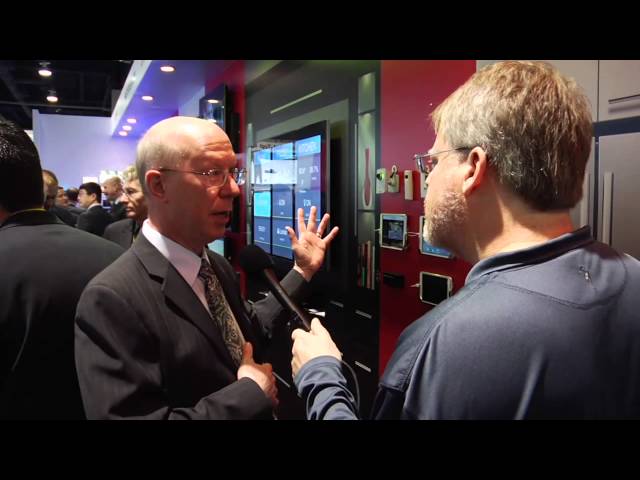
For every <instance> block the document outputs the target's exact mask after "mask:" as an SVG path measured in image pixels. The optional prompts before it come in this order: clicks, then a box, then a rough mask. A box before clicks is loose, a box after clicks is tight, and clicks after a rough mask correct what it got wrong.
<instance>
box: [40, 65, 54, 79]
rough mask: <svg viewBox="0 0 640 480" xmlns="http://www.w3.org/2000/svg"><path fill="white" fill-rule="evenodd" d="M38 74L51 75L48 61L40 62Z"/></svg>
mask: <svg viewBox="0 0 640 480" xmlns="http://www.w3.org/2000/svg"><path fill="white" fill-rule="evenodd" d="M38 74H39V75H40V76H41V77H50V76H51V75H53V73H52V72H51V70H49V62H40V70H38Z"/></svg>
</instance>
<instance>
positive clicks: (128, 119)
mask: <svg viewBox="0 0 640 480" xmlns="http://www.w3.org/2000/svg"><path fill="white" fill-rule="evenodd" d="M136 122H137V120H136V119H135V118H127V123H136Z"/></svg>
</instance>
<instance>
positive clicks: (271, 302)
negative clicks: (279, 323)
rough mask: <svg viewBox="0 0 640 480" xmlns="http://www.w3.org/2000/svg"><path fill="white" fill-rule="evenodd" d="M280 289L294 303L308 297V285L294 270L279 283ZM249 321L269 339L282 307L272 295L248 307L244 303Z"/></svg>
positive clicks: (247, 304)
mask: <svg viewBox="0 0 640 480" xmlns="http://www.w3.org/2000/svg"><path fill="white" fill-rule="evenodd" d="M280 284H281V285H282V288H284V290H285V291H286V292H287V293H288V294H289V296H290V297H291V298H292V299H293V300H294V301H296V302H301V301H303V300H304V299H305V298H307V296H308V295H309V291H310V288H309V283H308V282H307V281H306V280H305V279H304V277H303V276H302V275H300V274H299V273H298V272H296V271H295V270H291V271H290V272H289V273H288V274H287V275H286V276H285V277H284V278H283V279H282V281H281V282H280ZM245 304H246V307H247V309H248V311H249V315H250V318H251V320H252V321H253V322H254V323H257V324H258V325H260V328H261V330H262V333H263V334H264V335H265V336H267V337H269V338H270V337H271V334H272V332H273V330H274V328H275V320H276V319H277V318H278V316H279V315H280V314H281V313H282V309H283V308H282V305H280V302H278V300H277V299H276V298H275V296H274V295H273V294H272V293H269V295H267V296H266V297H265V298H264V299H262V300H260V301H258V302H255V303H254V304H253V305H250V304H249V303H248V302H245Z"/></svg>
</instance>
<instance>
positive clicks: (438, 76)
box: [379, 60, 476, 373]
mask: <svg viewBox="0 0 640 480" xmlns="http://www.w3.org/2000/svg"><path fill="white" fill-rule="evenodd" d="M475 70H476V62H475V61H474V60H428V61H427V60H419V61H413V60H411V61H407V60H392V61H382V65H381V87H380V96H381V128H380V142H381V157H380V158H381V162H380V163H381V167H384V168H386V169H387V171H390V170H391V166H392V165H397V167H398V171H399V173H400V175H401V177H400V191H399V193H384V194H379V195H380V197H379V199H380V201H381V203H380V205H381V212H382V213H406V214H407V216H408V230H409V232H416V233H417V232H418V228H419V219H420V215H423V211H424V209H423V199H422V198H420V175H419V173H418V171H417V167H416V165H415V162H414V160H413V155H414V154H415V153H422V152H426V151H427V150H428V149H429V148H431V146H432V145H433V141H434V140H435V133H434V131H433V127H432V125H431V120H430V117H429V115H430V114H431V112H432V111H433V110H434V109H435V107H437V106H438V104H439V103H441V102H442V101H443V100H444V99H445V98H446V97H447V96H448V95H449V94H451V93H452V92H453V91H454V90H455V89H456V88H458V87H459V86H460V85H461V84H463V83H464V82H465V81H466V80H467V79H468V78H469V77H470V76H471V75H472V74H473V73H474V72H475ZM404 170H413V171H414V174H413V180H414V181H413V200H405V199H404V185H403V176H402V173H403V171H404ZM419 242H420V238H419V237H417V236H409V238H408V249H407V250H405V251H403V252H400V251H396V250H389V249H380V270H381V272H394V273H399V274H402V275H404V277H405V286H404V288H393V287H388V286H386V285H384V284H382V283H381V285H380V364H379V366H380V370H379V371H380V372H381V373H382V372H383V371H384V368H385V366H386V364H387V362H388V361H389V358H390V356H391V353H392V352H393V350H394V348H395V345H396V342H397V340H398V336H399V335H400V333H401V332H402V330H404V328H405V327H407V325H409V324H410V323H411V322H413V321H414V320H415V319H417V318H418V317H420V316H421V315H422V314H424V313H425V312H426V311H427V310H429V308H431V307H430V306H429V305H427V304H425V303H422V302H421V301H420V300H419V299H418V288H415V287H413V286H412V285H414V284H416V283H418V281H419V272H420V271H431V272H435V273H440V274H443V275H449V276H451V277H452V278H453V283H454V291H456V290H458V289H459V288H460V287H462V285H464V280H465V277H466V275H467V273H468V271H469V269H470V265H469V264H468V263H466V262H464V261H462V260H460V259H453V260H448V259H442V258H438V257H432V256H428V255H422V254H421V253H420V250H419Z"/></svg>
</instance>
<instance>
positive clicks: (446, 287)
mask: <svg viewBox="0 0 640 480" xmlns="http://www.w3.org/2000/svg"><path fill="white" fill-rule="evenodd" d="M452 290H453V280H452V279H451V277H448V276H446V275H439V274H437V273H431V272H420V300H421V301H422V302H424V303H428V304H429V305H438V304H439V303H440V302H442V301H444V300H446V299H447V298H449V297H450V296H451V291H452Z"/></svg>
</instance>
